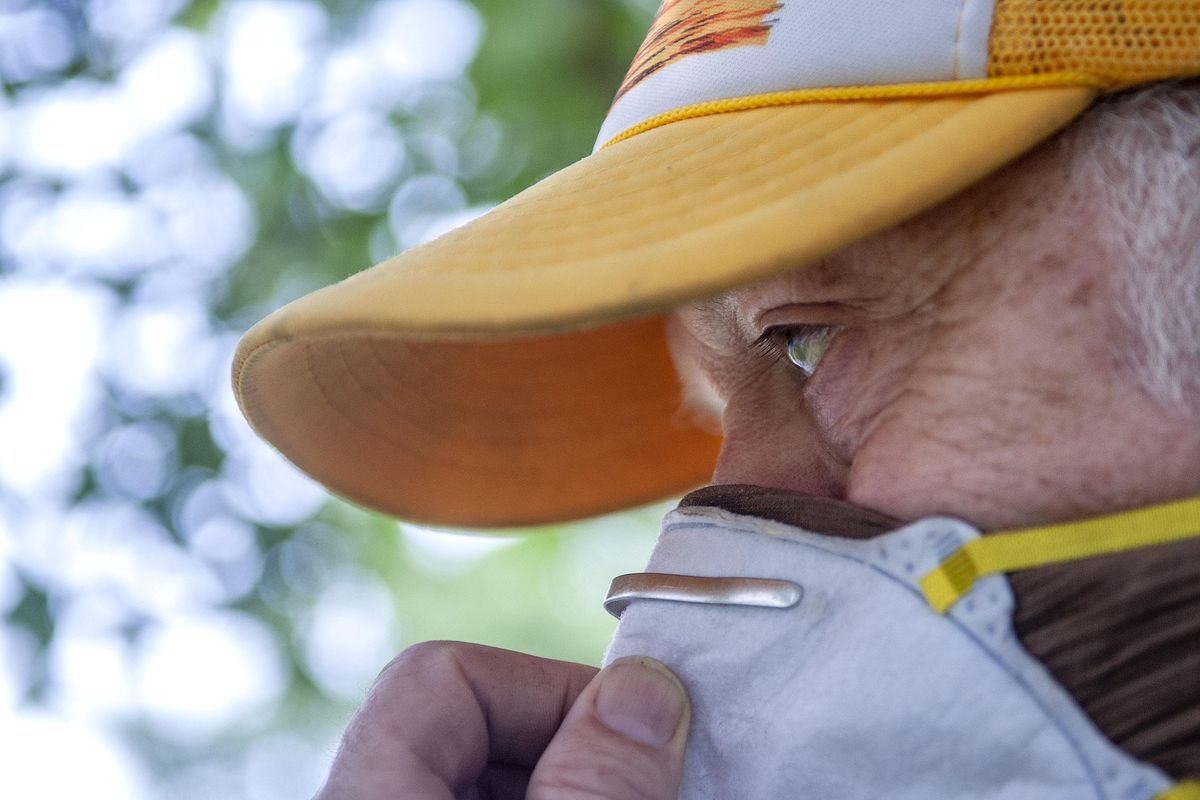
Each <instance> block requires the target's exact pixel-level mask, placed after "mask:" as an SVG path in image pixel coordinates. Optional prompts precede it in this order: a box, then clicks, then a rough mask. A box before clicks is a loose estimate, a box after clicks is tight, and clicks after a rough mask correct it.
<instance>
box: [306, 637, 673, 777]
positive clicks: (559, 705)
mask: <svg viewBox="0 0 1200 800" xmlns="http://www.w3.org/2000/svg"><path fill="white" fill-rule="evenodd" d="M690 720H691V710H690V707H689V705H688V700H687V695H686V693H685V691H684V689H683V686H682V685H681V684H680V683H679V681H678V680H677V679H676V678H675V677H674V676H673V675H671V673H670V672H668V671H667V669H666V668H665V667H663V666H662V665H661V664H659V663H658V662H657V661H653V660H652V659H621V660H620V661H617V662H614V663H613V664H611V665H609V666H608V667H607V668H606V669H605V670H604V671H603V672H600V673H597V671H596V669H595V668H593V667H587V666H584V665H582V664H570V663H567V662H565V661H551V660H549V659H544V658H535V657H533V656H527V655H524V654H522V653H514V652H511V651H509V650H497V649H495V648H491V647H483V646H480V645H470V644H459V643H454V642H429V643H426V644H421V645H417V646H415V647H411V648H409V649H408V650H405V651H404V652H403V653H401V654H400V655H399V656H398V657H397V658H396V659H395V660H393V661H392V663H391V664H389V665H388V666H387V667H386V668H385V669H384V670H383V672H382V673H380V676H379V678H378V680H376V682H375V686H374V688H372V690H371V692H370V694H369V695H368V697H367V700H366V702H365V703H364V704H363V707H362V708H361V709H359V712H358V714H357V715H356V716H355V717H354V719H353V721H351V723H350V727H349V728H348V729H347V731H346V735H345V736H344V737H343V739H342V746H341V749H340V750H339V752H338V755H337V758H336V759H335V760H334V762H333V767H332V769H331V771H330V774H329V779H328V781H327V782H326V784H325V787H324V788H323V789H322V790H321V791H320V793H319V794H318V795H317V800H418V799H419V800H426V798H429V800H435V799H436V800H508V798H513V799H514V800H516V799H518V798H529V800H549V799H550V798H554V799H555V800H560V799H563V798H565V799H567V800H600V799H601V798H604V800H674V798H675V797H676V795H677V793H678V790H679V779H680V774H681V772H682V769H683V749H684V743H685V740H686V739H687V731H688V725H689V722H690Z"/></svg>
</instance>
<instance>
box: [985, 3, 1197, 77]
mask: <svg viewBox="0 0 1200 800" xmlns="http://www.w3.org/2000/svg"><path fill="white" fill-rule="evenodd" d="M1196 71H1200V3H1197V2H1195V0H996V6H995V16H994V18H993V22H992V35H991V44H990V48H989V57H988V74H989V75H991V76H994V77H1008V76H1013V75H1039V74H1045V73H1049V72H1087V73H1092V74H1096V75H1100V76H1103V77H1105V78H1107V79H1110V80H1112V81H1113V83H1115V84H1117V85H1126V84H1133V83H1140V82H1142V81H1147V80H1154V79H1156V78H1166V77H1170V76H1174V75H1180V74H1186V73H1194V72H1196Z"/></svg>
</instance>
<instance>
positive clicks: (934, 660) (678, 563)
mask: <svg viewBox="0 0 1200 800" xmlns="http://www.w3.org/2000/svg"><path fill="white" fill-rule="evenodd" d="M1192 505H1193V508H1192V509H1191V512H1190V513H1191V515H1192V516H1191V519H1190V522H1191V526H1192V533H1191V535H1195V534H1196V533H1197V532H1198V531H1196V528H1197V527H1200V525H1198V524H1197V523H1200V516H1196V513H1195V512H1196V511H1197V510H1200V507H1197V506H1196V501H1192ZM1135 513H1138V512H1135ZM1185 516H1186V514H1185ZM1021 535H1022V534H1007V535H1002V536H989V537H986V538H980V536H979V533H978V531H976V530H975V529H974V528H972V527H971V526H969V525H967V524H965V523H963V522H960V521H957V520H952V519H945V518H933V519H926V520H922V521H920V522H917V523H914V524H912V525H909V526H907V527H905V528H901V529H899V530H896V531H893V532H891V533H888V534H885V535H882V536H879V537H876V538H873V539H868V540H848V539H839V538H832V537H828V536H820V535H816V534H813V533H810V532H807V531H804V530H801V529H799V528H795V527H791V526H788V525H785V524H782V523H777V522H774V521H771V520H765V519H759V518H756V517H746V516H739V515H735V514H731V513H728V512H726V511H723V510H721V509H715V508H697V507H688V508H683V509H677V510H675V511H673V512H672V513H670V514H669V515H668V516H667V517H666V519H665V521H664V523H663V530H662V535H661V536H660V538H659V541H658V544H657V545H656V547H655V550H654V553H653V555H652V556H651V559H650V564H649V567H648V570H649V572H648V573H645V574H640V575H635V576H622V577H620V578H618V579H617V580H616V581H614V585H613V589H612V591H611V592H610V595H609V600H608V601H607V603H606V606H607V607H608V608H609V610H610V611H612V612H613V613H614V614H616V615H617V616H619V617H620V624H619V625H618V628H617V632H616V635H615V638H614V640H613V643H612V645H611V647H610V649H609V652H608V654H607V657H606V661H611V660H614V659H616V658H620V657H623V656H627V655H647V656H651V657H654V658H657V659H659V660H660V661H662V662H664V663H665V664H667V665H668V666H669V667H670V668H671V669H672V670H674V671H675V672H676V673H677V674H678V675H679V677H680V678H681V679H682V680H683V682H684V684H685V685H686V686H687V687H688V690H689V693H690V695H691V698H692V705H693V717H692V718H693V722H692V730H691V733H690V737H689V741H688V752H687V756H686V762H685V770H684V778H683V784H682V787H681V790H680V795H679V796H680V797H681V798H683V799H684V800H700V799H701V798H705V799H707V798H712V799H713V800H726V799H727V798H764V799H769V800H775V798H793V797H813V798H821V800H878V798H881V797H886V798H889V800H934V799H935V798H936V799H938V800H941V799H942V798H955V800H967V799H970V800H984V798H986V800H1151V798H1158V800H1165V798H1172V800H1184V799H1185V798H1188V799H1190V798H1196V797H1200V790H1198V787H1197V785H1196V784H1180V785H1178V786H1176V787H1174V788H1172V786H1171V781H1170V779H1169V778H1168V777H1167V776H1166V775H1164V774H1163V773H1162V772H1161V771H1159V770H1158V769H1156V768H1155V767H1153V766H1150V765H1147V764H1144V763H1140V762H1138V761H1136V760H1135V759H1134V758H1132V757H1131V756H1129V755H1128V754H1126V753H1124V752H1122V751H1121V750H1120V749H1118V748H1117V747H1116V746H1115V745H1113V744H1112V743H1111V742H1109V741H1108V740H1107V739H1105V738H1104V736H1103V735H1102V734H1101V733H1100V732H1099V731H1098V730H1096V728H1095V727H1094V726H1093V725H1092V723H1091V722H1090V721H1089V720H1088V718H1087V717H1086V716H1085V715H1084V713H1083V711H1082V710H1080V708H1079V707H1078V706H1077V705H1076V703H1075V702H1074V700H1073V699H1072V698H1071V697H1070V695H1069V694H1068V693H1067V692H1066V691H1065V690H1064V689H1063V688H1062V687H1061V686H1059V685H1058V683H1057V682H1055V680H1054V679H1053V678H1052V677H1051V675H1050V674H1049V673H1048V672H1047V671H1046V669H1045V668H1044V667H1043V666H1042V665H1041V664H1040V663H1038V662H1037V661H1036V660H1035V659H1034V658H1033V657H1032V656H1030V655H1029V654H1028V653H1027V652H1026V651H1025V650H1024V649H1023V648H1022V647H1021V645H1020V643H1019V642H1018V641H1017V639H1016V637H1015V635H1014V634H1013V629H1012V612H1013V594H1012V592H1011V590H1010V589H1009V585H1008V581H1007V580H1006V579H1005V577H1004V576H1003V575H1002V574H999V573H1001V572H1003V571H1006V570H1009V569H1013V568H1015V567H1014V566H1012V563H1013V561H1014V559H1015V560H1016V561H1020V560H1021V559H1024V560H1025V562H1031V561H1032V562H1036V563H1044V562H1046V561H1050V560H1065V559H1066V558H1071V557H1079V556H1078V555H1075V556H1071V555H1070V554H1067V555H1066V556H1064V555H1063V553H1062V552H1059V553H1057V555H1055V556H1044V554H1043V555H1041V556H1039V555H1038V551H1039V546H1038V545H1037V544H1036V542H1035V544H1034V546H1033V547H1032V548H1031V547H1030V546H1027V544H1024V543H1021V542H1013V541H1012V539H1013V537H1019V536H1021ZM1005 536H1007V537H1008V539H1007V540H1006V539H1005ZM1176 537H1177V538H1182V536H1181V535H1180V534H1179V533H1178V531H1176ZM1075 538H1076V539H1078V540H1079V541H1078V542H1077V544H1078V546H1079V547H1082V548H1084V549H1087V548H1092V549H1095V547H1096V545H1095V542H1096V540H1097V539H1096V537H1095V536H1092V535H1090V534H1089V532H1086V531H1085V532H1084V533H1083V534H1081V535H1079V536H1076V537H1075ZM1134 538H1138V537H1134ZM1150 538H1153V537H1150ZM1069 539H1070V537H1062V536H1060V537H1058V538H1053V537H1050V536H1048V535H1047V536H1042V537H1041V538H1040V539H1039V541H1041V542H1042V544H1043V545H1045V544H1047V543H1049V542H1053V543H1054V546H1055V547H1057V548H1058V549H1059V550H1062V548H1063V546H1064V542H1065V543H1066V544H1065V546H1067V549H1069V548H1070V545H1071V541H1074V540H1071V541H1068V540H1069ZM1159 539H1160V540H1162V537H1159ZM1153 543H1157V542H1156V541H1145V540H1144V537H1143V540H1139V541H1138V542H1135V543H1132V544H1130V543H1129V542H1125V543H1124V544H1121V545H1120V546H1117V547H1113V548H1109V550H1113V549H1129V548H1131V547H1133V546H1143V545H1145V544H1153ZM1012 544H1017V545H1020V546H1018V547H1015V548H1014V547H1011V546H1009V545H1012ZM1006 546H1007V551H1006V549H1005V548H1006ZM1041 549H1043V550H1044V549H1045V548H1041ZM1008 551H1020V552H1019V553H1017V554H1015V555H1014V553H1012V552H1008ZM1031 552H1032V553H1033V555H1030V553H1031ZM1092 554H1094V553H1092ZM1026 565H1032V564H1028V563H1027V564H1026ZM989 573H995V574H989Z"/></svg>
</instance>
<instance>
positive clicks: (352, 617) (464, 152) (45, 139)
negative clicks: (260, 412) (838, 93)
mask: <svg viewBox="0 0 1200 800" xmlns="http://www.w3.org/2000/svg"><path fill="white" fill-rule="evenodd" d="M652 5H653V3H652V0H324V1H323V2H318V1H317V0H197V1H196V2H186V1H185V0H42V1H41V2H30V1H29V0H0V82H2V85H3V92H0V754H2V756H0V763H2V766H0V796H3V797H14V798H15V797H20V798H67V797H81V796H87V797H98V798H105V800H109V799H110V798H132V799H134V800H138V799H140V798H152V797H154V798H157V797H169V798H178V799H179V800H186V799H187V798H218V797H219V798H255V799H262V800H276V798H278V799H279V800H282V799H283V798H288V799H289V800H295V798H303V797H307V796H310V795H311V794H312V793H313V792H314V791H315V790H316V788H317V787H318V786H319V784H320V781H321V779H322V778H323V775H324V773H325V770H326V768H327V766H328V763H329V760H330V758H331V756H332V754H333V751H334V748H335V746H336V743H337V739H338V737H339V735H340V732H341V729H342V727H343V726H344V724H345V722H346V720H347V719H348V717H349V715H350V713H351V712H352V711H353V709H354V708H355V707H356V706H357V704H358V702H359V701H360V700H361V699H362V697H363V694H364V691H365V690H366V688H367V687H368V686H369V684H370V682H371V680H372V679H373V678H374V676H375V674H376V673H377V671H378V670H379V669H380V668H381V667H382V666H383V664H384V663H386V661H387V660H388V659H389V658H390V657H391V656H392V655H393V654H394V653H396V652H398V651H399V650H400V649H402V648H403V647H405V646H406V645H408V644H412V643H414V642H418V641H423V640H426V639H434V638H450V639H464V640H469V641H478V642H484V643H488V644H493V645H499V646H504V647H511V648H515V649H520V650H524V651H527V652H532V653H536V654H539V655H545V656H551V657H556V658H566V659H572V660H577V661H584V662H591V663H595V662H597V661H598V660H599V658H600V656H601V653H602V651H603V647H604V644H605V642H606V640H607V638H608V636H609V634H610V633H611V630H612V624H613V623H612V620H611V619H609V618H608V617H607V616H606V615H605V614H604V613H603V611H602V610H601V609H600V605H599V601H600V599H601V598H602V597H603V593H604V590H605V588H606V586H607V583H608V581H609V579H610V578H611V577H612V576H613V575H614V574H618V573H621V572H628V571H633V570H636V569H639V568H640V567H641V566H642V564H643V563H644V559H645V557H646V555H647V553H648V552H649V549H650V547H651V545H652V542H653V537H654V533H655V530H656V527H657V520H658V518H659V516H660V515H661V513H662V511H663V510H664V509H663V507H655V508H649V509H642V510H639V511H635V512H631V513H629V514H624V515H618V516H612V517H607V518H603V519H598V520H592V521H588V522H585V523H581V524H577V525H571V526H562V527H559V528H554V529H543V530H539V531H534V532H521V533H515V534H513V535H505V536H500V537H497V536H488V537H483V536H479V535H474V536H472V535H462V534H451V533H445V532H436V531H429V530H423V529H420V528H417V527H413V526H409V525H403V524H397V523H396V522H394V521H392V520H388V519H385V518H381V517H379V516H376V515H373V514H371V513H368V512H366V511H364V510H362V509H359V508H356V507H353V506H351V505H349V504H347V503H344V502H341V501H338V500H336V499H333V498H331V497H329V495H328V494H326V493H325V492H324V491H323V490H322V489H321V488H320V487H319V486H317V485H315V484H313V483H312V482H311V481H309V480H308V479H306V478H305V477H303V476H302V475H300V474H298V473H297V472H296V471H295V470H294V469H293V468H291V467H290V466H289V465H288V464H287V463H286V462H284V461H283V460H282V459H281V458H280V457H279V456H278V455H277V454H275V453H274V452H273V451H272V450H271V449H270V448H268V447H267V446H266V445H264V444H262V443H261V442H259V441H258V440H257V439H256V438H255V437H254V435H253V434H252V433H251V432H250V431H249V429H248V428H247V426H246V424H245V423H244V422H243V420H242V418H241V416H240V414H239V413H238V411H237V409H236V407H235V405H234V402H233V398H232V396H231V391H230V388H229V379H228V373H229V362H230V357H231V353H232V350H233V347H234V343H235V342H236V340H237V338H238V336H239V335H240V333H241V332H242V331H244V330H245V329H246V328H247V327H248V326H249V325H250V324H252V323H253V322H255V321H256V320H257V319H259V318H260V317H262V316H263V315H265V314H266V313H267V312H268V311H269V310H271V309H273V308H276V307H277V306H279V305H281V304H283V303H285V302H287V301H288V300H290V299H292V298H294V297H296V296H298V295H300V294H302V293H304V292H307V291H309V290H311V289H314V288H316V287H318V286H322V285H324V284H327V283H330V282H332V281H335V280H338V279H340V278H342V277H344V276H346V275H348V274H350V273H353V272H355V271H357V270H359V269H362V268H363V267H365V266H367V265H369V264H370V263H372V262H374V261H377V260H380V259H382V258H385V257H387V256H389V255H392V254H394V253H395V252H398V251H400V250H403V249H405V248H407V247H411V246H413V245H415V244H417V243H419V242H421V241H424V240H426V239H428V238H430V237H433V236H435V235H437V234H438V233H440V232H442V231H445V230H447V229H449V228H451V227H453V226H454V225H457V224H460V223H462V222H463V221H465V220H467V219H469V218H471V217H472V216H474V215H477V214H479V213H481V212H483V211H485V210H486V209H487V208H489V207H490V206H491V205H493V204H495V203H497V202H499V201H501V200H503V199H505V198H507V197H508V196H510V195H511V194H513V193H515V192H516V191H518V190H520V189H521V188H523V187H524V186H526V185H528V184H530V183H532V182H533V181H535V180H537V179H538V178H541V177H543V176H544V175H546V174H548V173H550V172H552V171H554V170H555V169H558V168H560V167H562V166H564V165H566V164H568V163H570V162H572V161H574V160H576V159H578V158H579V157H581V156H583V155H585V154H586V153H587V152H589V151H590V150H591V147H592V143H593V138H594V137H595V135H596V131H597V130H598V127H599V123H600V121H601V119H602V118H603V116H604V113H605V111H606V109H607V106H608V103H609V100H610V98H611V96H612V94H613V92H614V90H615V88H616V86H617V85H618V84H619V82H620V79H621V76H622V73H623V72H624V69H625V67H626V66H627V64H628V63H629V61H630V59H631V57H632V54H633V52H634V50H635V49H636V47H637V44H638V42H639V40H640V38H641V36H642V34H643V32H644V31H645V29H646V27H647V25H648V22H649V19H650V16H651V14H652V12H653V8H652Z"/></svg>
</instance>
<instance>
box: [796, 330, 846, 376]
mask: <svg viewBox="0 0 1200 800" xmlns="http://www.w3.org/2000/svg"><path fill="white" fill-rule="evenodd" d="M839 330H841V328H840V327H838V326H833V325H822V326H819V327H803V328H788V329H786V330H785V331H784V334H785V335H786V336H787V357H788V361H791V362H792V363H793V364H795V365H796V366H797V367H798V368H799V369H800V371H801V372H803V373H804V374H805V375H806V376H808V375H812V374H813V372H814V371H815V370H816V369H817V362H818V361H820V360H821V356H823V355H825V351H826V350H828V349H829V343H830V342H832V341H833V337H834V336H836V335H837V332H838V331H839Z"/></svg>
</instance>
